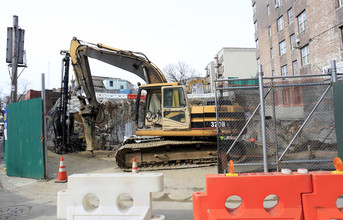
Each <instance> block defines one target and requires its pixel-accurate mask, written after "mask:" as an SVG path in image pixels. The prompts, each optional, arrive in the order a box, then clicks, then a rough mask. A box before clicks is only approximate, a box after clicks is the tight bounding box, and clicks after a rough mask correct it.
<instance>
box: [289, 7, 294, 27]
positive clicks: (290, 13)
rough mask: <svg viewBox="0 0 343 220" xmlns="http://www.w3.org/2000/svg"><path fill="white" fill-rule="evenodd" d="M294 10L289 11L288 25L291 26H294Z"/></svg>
mask: <svg viewBox="0 0 343 220" xmlns="http://www.w3.org/2000/svg"><path fill="white" fill-rule="evenodd" d="M293 20H294V19H293V8H290V9H289V10H288V23H289V24H292V23H293Z"/></svg>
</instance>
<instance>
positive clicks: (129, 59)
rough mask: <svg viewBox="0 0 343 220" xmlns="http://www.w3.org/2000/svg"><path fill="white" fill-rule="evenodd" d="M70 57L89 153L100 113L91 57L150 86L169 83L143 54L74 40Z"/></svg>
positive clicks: (92, 147) (93, 145) (92, 145)
mask: <svg viewBox="0 0 343 220" xmlns="http://www.w3.org/2000/svg"><path fill="white" fill-rule="evenodd" d="M70 57H71V60H72V65H73V68H74V73H75V78H76V91H77V92H78V91H81V88H82V89H83V92H84V94H82V93H81V92H79V95H78V98H79V100H80V115H81V116H82V119H83V124H84V130H85V138H86V144H87V150H89V151H91V152H92V151H93V149H94V147H95V123H96V118H97V115H98V112H99V104H98V102H97V100H96V96H95V90H94V85H93V80H92V75H91V70H90V67H89V62H88V58H93V59H96V60H99V61H102V62H104V63H107V64H109V65H112V66H115V67H117V68H120V69H123V70H126V71H128V72H131V73H133V74H135V75H137V76H139V77H140V78H142V79H143V80H145V81H146V83H147V84H151V83H166V82H167V80H166V78H165V77H164V75H163V73H162V72H161V70H159V69H158V67H157V66H156V65H154V64H153V63H152V62H150V60H149V59H148V58H147V57H146V56H145V55H144V54H143V53H140V52H132V51H127V50H120V49H116V48H112V47H109V46H105V45H103V44H96V45H95V44H90V43H86V42H83V41H80V40H78V39H77V38H75V37H74V38H73V40H72V41H71V45H70Z"/></svg>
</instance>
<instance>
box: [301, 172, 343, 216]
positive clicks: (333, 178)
mask: <svg viewBox="0 0 343 220" xmlns="http://www.w3.org/2000/svg"><path fill="white" fill-rule="evenodd" d="M311 174H312V182H313V193H309V194H304V195H303V196H302V198H303V208H304V216H305V219H306V220H307V219H309V220H316V219H320V220H330V219H343V209H342V208H341V207H342V204H340V203H342V202H343V201H339V204H338V205H339V206H338V207H340V209H339V208H338V207H337V204H336V202H337V199H338V197H340V196H343V175H342V174H332V173H331V172H313V173H311Z"/></svg>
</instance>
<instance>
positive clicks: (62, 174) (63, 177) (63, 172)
mask: <svg viewBox="0 0 343 220" xmlns="http://www.w3.org/2000/svg"><path fill="white" fill-rule="evenodd" d="M67 181H68V177H67V169H66V167H65V166H64V159H63V157H61V160H60V168H59V170H58V178H57V181H55V183H65V182H67Z"/></svg>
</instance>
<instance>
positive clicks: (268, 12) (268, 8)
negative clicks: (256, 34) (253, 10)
mask: <svg viewBox="0 0 343 220" xmlns="http://www.w3.org/2000/svg"><path fill="white" fill-rule="evenodd" d="M267 15H270V7H269V5H267Z"/></svg>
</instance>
